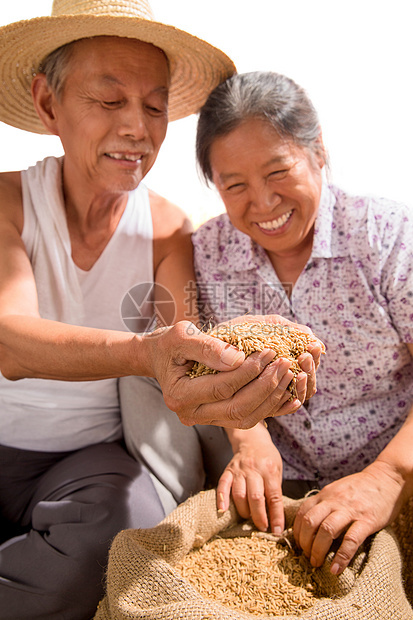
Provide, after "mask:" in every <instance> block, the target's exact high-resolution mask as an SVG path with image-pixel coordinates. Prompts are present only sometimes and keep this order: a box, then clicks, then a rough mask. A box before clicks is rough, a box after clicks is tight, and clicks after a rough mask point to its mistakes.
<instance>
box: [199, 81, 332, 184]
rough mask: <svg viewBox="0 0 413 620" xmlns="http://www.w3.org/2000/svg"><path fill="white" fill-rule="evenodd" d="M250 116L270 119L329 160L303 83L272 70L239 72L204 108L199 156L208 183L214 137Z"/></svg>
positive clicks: (284, 132)
mask: <svg viewBox="0 0 413 620" xmlns="http://www.w3.org/2000/svg"><path fill="white" fill-rule="evenodd" d="M250 118H258V119H262V120H264V121H266V122H268V123H269V124H271V125H272V127H273V128H274V129H275V130H276V131H277V132H278V134H279V135H281V136H284V137H286V138H289V139H291V140H293V142H294V143H295V144H297V145H298V146H301V147H304V148H307V149H308V150H309V151H310V153H314V154H315V153H317V154H321V155H322V156H323V158H324V161H326V154H325V151H324V148H323V147H322V143H321V141H320V135H321V131H320V123H319V119H318V114H317V112H316V110H315V108H314V106H313V104H312V103H311V101H310V99H309V97H308V95H307V93H306V92H305V90H304V89H303V88H302V87H301V86H298V84H296V83H295V82H294V81H293V80H291V79H290V78H288V77H286V76H284V75H280V74H279V73H273V72H270V71H268V72H264V71H253V72H251V73H244V74H235V75H233V76H232V77H230V78H229V79H227V80H226V81H225V82H223V83H222V84H220V85H219V86H217V87H216V88H215V89H214V90H213V91H212V93H211V94H210V95H209V97H208V99H207V101H206V103H205V104H204V106H203V107H202V108H201V111H200V115H199V119H198V127H197V135H196V156H197V161H198V166H199V169H200V172H201V174H202V175H203V177H204V179H205V181H206V182H207V183H208V182H210V181H212V170H211V164H210V149H211V146H212V144H213V142H214V140H215V139H216V138H218V137H220V136H225V135H227V134H228V133H230V132H231V131H232V130H234V129H235V128H236V127H238V125H240V124H241V123H242V122H243V121H245V120H246V119H250Z"/></svg>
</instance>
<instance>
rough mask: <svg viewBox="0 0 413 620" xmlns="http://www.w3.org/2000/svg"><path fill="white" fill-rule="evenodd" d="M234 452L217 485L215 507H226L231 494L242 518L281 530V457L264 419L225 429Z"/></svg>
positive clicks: (258, 526) (282, 526) (259, 527)
mask: <svg viewBox="0 0 413 620" xmlns="http://www.w3.org/2000/svg"><path fill="white" fill-rule="evenodd" d="M227 433H228V437H229V440H230V442H231V444H232V448H233V452H234V456H233V458H232V459H231V461H230V462H229V464H228V465H227V467H226V468H225V471H224V473H223V474H222V476H221V478H220V480H219V483H218V487H217V507H218V509H220V510H227V509H228V507H229V500H230V495H231V494H232V499H233V501H234V503H235V506H236V508H237V510H238V512H239V514H240V515H241V517H243V518H244V519H248V518H251V519H252V520H253V522H254V524H255V526H256V527H257V528H258V529H259V530H261V531H264V532H265V531H267V530H268V528H269V527H270V530H271V532H272V533H274V534H277V535H279V534H281V532H282V531H283V530H284V505H283V495H282V487H281V485H282V459H281V455H280V453H279V451H278V450H277V448H276V447H275V445H274V444H273V442H272V440H271V436H270V434H269V432H268V431H267V429H266V428H265V425H264V423H259V424H257V425H256V426H255V427H254V428H252V429H249V430H234V429H227Z"/></svg>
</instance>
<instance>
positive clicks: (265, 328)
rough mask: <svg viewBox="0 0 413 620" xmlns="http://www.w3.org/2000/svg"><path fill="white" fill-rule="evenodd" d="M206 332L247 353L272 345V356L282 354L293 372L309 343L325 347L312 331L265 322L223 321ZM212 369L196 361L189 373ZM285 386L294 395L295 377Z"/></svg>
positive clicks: (296, 372)
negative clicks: (223, 322) (236, 322)
mask: <svg viewBox="0 0 413 620" xmlns="http://www.w3.org/2000/svg"><path fill="white" fill-rule="evenodd" d="M206 333H207V334H209V335H210V336H214V337H215V338H219V339H220V340H223V341H224V342H228V344H232V345H233V346H235V347H237V348H238V349H240V350H241V351H244V353H245V355H246V356H247V357H248V355H251V353H254V351H262V350H263V349H272V350H273V351H275V353H276V357H275V358H274V360H276V359H277V358H279V357H283V358H286V359H288V360H290V361H291V370H292V372H293V373H294V376H296V375H297V374H298V373H299V372H300V366H299V364H298V362H297V358H298V357H299V356H300V355H301V353H304V352H305V351H307V348H308V345H309V344H310V343H312V342H317V343H319V344H321V346H322V350H323V353H324V351H325V349H324V345H323V344H322V343H321V341H320V340H319V339H318V338H316V337H315V336H314V335H313V334H308V333H306V332H301V331H299V330H297V329H294V328H293V327H291V326H289V325H280V324H275V323H264V322H262V323H252V322H251V323H248V322H245V323H238V324H235V323H226V324H223V325H219V326H218V327H215V328H212V329H210V330H208V331H207V332H206ZM215 373H217V371H216V370H212V369H211V368H209V367H208V366H205V364H202V363H200V362H195V363H194V365H193V367H192V369H191V370H190V371H189V372H188V375H189V376H190V377H191V378H195V377H200V376H202V375H207V374H215ZM288 389H289V391H290V392H291V394H292V397H295V396H296V395H297V392H296V388H295V380H294V379H293V381H291V383H290V385H289V386H288Z"/></svg>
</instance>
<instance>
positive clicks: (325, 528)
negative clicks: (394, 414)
mask: <svg viewBox="0 0 413 620" xmlns="http://www.w3.org/2000/svg"><path fill="white" fill-rule="evenodd" d="M407 346H408V348H409V350H410V353H411V355H412V356H413V345H412V344H407ZM412 446H413V407H412V409H411V410H410V413H409V415H408V417H407V419H406V421H405V423H404V424H403V426H402V427H401V429H400V430H399V432H398V433H397V434H396V435H395V436H394V437H393V439H392V440H391V441H390V442H389V443H388V444H387V446H386V447H385V448H384V450H383V451H382V452H381V453H380V454H379V456H378V457H377V458H376V460H375V461H374V462H373V463H371V464H370V465H368V466H367V467H366V468H365V469H364V470H363V471H361V472H359V473H356V474H352V475H351V476H346V477H345V478H341V479H340V480H336V481H335V482H332V483H331V484H329V485H327V486H326V487H324V489H322V490H321V491H320V493H318V494H317V495H314V496H311V497H309V498H308V499H306V500H305V501H304V503H303V504H302V506H301V507H300V509H299V511H298V514H297V517H296V519H295V523H294V536H295V538H296V541H297V543H298V544H299V545H300V546H301V548H302V549H303V551H304V553H305V554H306V556H307V557H308V558H309V559H310V561H311V563H312V564H313V566H321V564H322V563H323V562H324V559H325V556H326V554H327V553H328V551H329V549H330V547H331V544H332V542H333V540H335V539H336V538H338V537H339V536H340V535H342V534H344V536H343V539H342V542H341V544H340V547H339V549H338V551H337V552H336V554H335V556H334V560H333V563H332V568H331V571H332V572H333V573H334V574H339V573H341V572H342V571H343V570H344V569H345V568H346V566H347V565H348V564H349V562H350V561H351V559H352V558H353V556H354V554H355V553H356V551H357V549H358V548H359V546H360V545H361V544H362V543H363V542H364V540H365V539H366V538H367V537H368V536H370V535H371V534H374V533H375V532H377V531H379V530H380V529H382V528H383V527H386V526H387V525H389V524H391V523H392V522H393V521H394V520H395V518H396V517H397V515H398V514H399V512H400V510H401V508H402V507H403V505H404V504H405V502H406V501H407V500H408V499H409V498H410V497H411V496H412V494H413V450H412Z"/></svg>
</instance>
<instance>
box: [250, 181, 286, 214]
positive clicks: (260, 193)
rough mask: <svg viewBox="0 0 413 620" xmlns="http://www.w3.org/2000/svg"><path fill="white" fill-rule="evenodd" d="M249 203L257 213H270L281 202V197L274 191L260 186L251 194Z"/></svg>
mask: <svg viewBox="0 0 413 620" xmlns="http://www.w3.org/2000/svg"><path fill="white" fill-rule="evenodd" d="M251 202H252V204H253V206H254V208H255V209H256V210H257V211H263V212H266V211H270V210H271V209H274V207H276V206H278V205H279V204H280V202H281V196H280V195H279V194H277V192H275V191H274V189H272V188H269V187H267V186H261V187H260V188H257V189H256V190H255V191H253V192H252V196H251Z"/></svg>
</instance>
